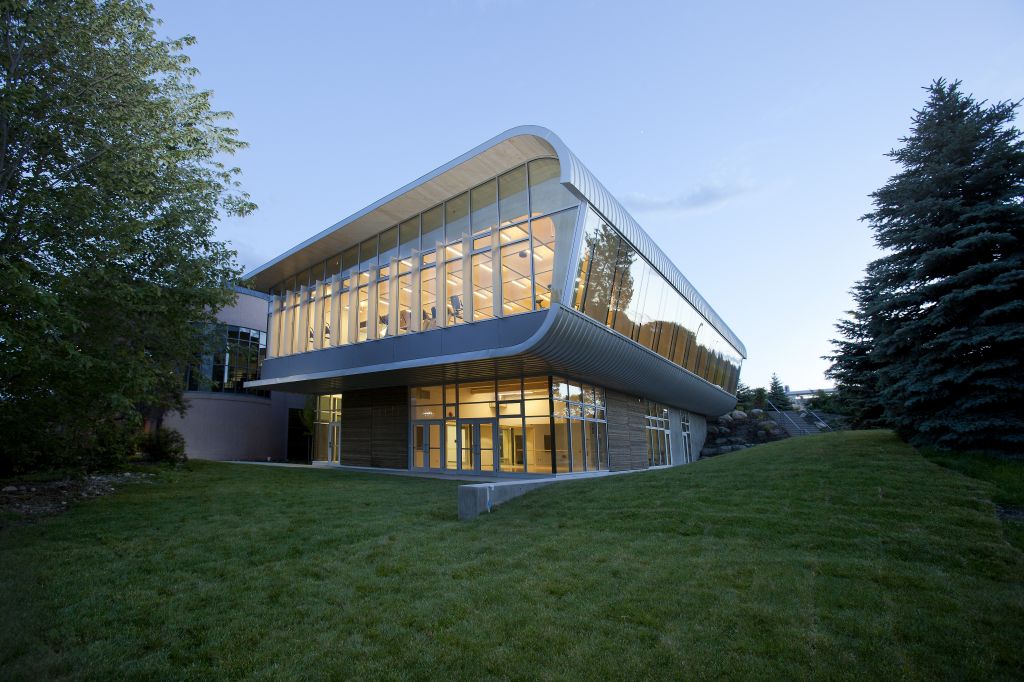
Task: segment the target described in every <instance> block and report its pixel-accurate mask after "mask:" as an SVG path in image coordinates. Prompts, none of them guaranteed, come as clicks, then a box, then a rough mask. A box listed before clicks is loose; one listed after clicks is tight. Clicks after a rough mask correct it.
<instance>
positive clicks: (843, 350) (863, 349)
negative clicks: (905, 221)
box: [824, 282, 884, 429]
mask: <svg viewBox="0 0 1024 682" xmlns="http://www.w3.org/2000/svg"><path fill="white" fill-rule="evenodd" d="M872 296H873V293H872V289H871V287H870V285H869V284H868V283H867V282H860V283H858V284H857V285H856V286H855V287H854V288H853V298H854V301H855V302H856V303H857V308H856V309H854V310H850V311H847V314H848V315H849V316H850V317H849V318H848V319H845V320H841V321H839V322H838V323H837V324H836V329H837V330H838V331H839V334H840V336H841V338H839V339H833V340H832V345H833V346H835V353H833V354H832V355H826V356H824V359H825V360H830V361H831V362H832V365H831V366H830V367H829V368H828V370H826V372H825V376H826V377H828V378H829V379H832V380H833V381H835V383H836V396H835V399H834V400H833V402H834V403H835V404H836V405H837V406H839V408H840V409H841V410H842V411H843V413H844V414H846V415H848V416H849V417H850V426H852V427H853V428H855V429H858V428H859V429H866V428H878V427H879V426H884V422H883V421H882V402H881V396H880V395H879V391H878V374H877V369H878V368H877V367H876V366H875V364H874V357H873V356H872V354H871V353H870V351H871V347H872V344H871V337H870V336H869V332H868V324H867V322H868V321H867V319H866V316H865V312H864V311H865V309H866V307H867V305H868V304H869V303H870V302H871V300H872Z"/></svg>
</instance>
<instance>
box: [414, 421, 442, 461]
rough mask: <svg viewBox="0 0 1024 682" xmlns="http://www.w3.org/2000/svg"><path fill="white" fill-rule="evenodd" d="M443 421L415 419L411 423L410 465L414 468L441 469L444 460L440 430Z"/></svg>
mask: <svg viewBox="0 0 1024 682" xmlns="http://www.w3.org/2000/svg"><path fill="white" fill-rule="evenodd" d="M443 428H444V422H442V421H440V420H436V421H433V420H432V421H417V422H415V423H414V424H413V444H412V467H413V468H414V469H441V468H442V467H441V462H442V461H444V441H443V440H442V438H441V432H442V429H443Z"/></svg>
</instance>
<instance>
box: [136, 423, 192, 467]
mask: <svg viewBox="0 0 1024 682" xmlns="http://www.w3.org/2000/svg"><path fill="white" fill-rule="evenodd" d="M139 454H140V455H142V457H143V458H145V459H147V460H149V461H150V462H167V463H170V464H181V463H182V462H186V461H188V455H186V454H185V437H184V436H182V435H181V434H180V433H178V432H177V431H175V430H174V429H169V428H167V427H166V426H161V427H160V428H158V429H157V430H156V431H153V432H150V433H147V434H145V435H143V436H142V439H141V440H140V441H139Z"/></svg>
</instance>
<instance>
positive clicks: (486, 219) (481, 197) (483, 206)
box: [470, 180, 498, 234]
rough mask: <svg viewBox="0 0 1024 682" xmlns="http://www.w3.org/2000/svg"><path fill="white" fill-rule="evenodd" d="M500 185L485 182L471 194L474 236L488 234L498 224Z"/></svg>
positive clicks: (494, 182) (493, 181) (493, 182)
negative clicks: (482, 233)
mask: <svg viewBox="0 0 1024 682" xmlns="http://www.w3.org/2000/svg"><path fill="white" fill-rule="evenodd" d="M497 194H498V183H497V182H496V181H495V180H491V181H490V182H485V183H484V184H482V185H480V186H479V187H475V188H473V190H472V191H471V192H470V202H471V204H472V207H473V234H480V233H481V232H486V231H487V230H490V229H491V228H492V227H494V226H495V225H497V224H498V196H497Z"/></svg>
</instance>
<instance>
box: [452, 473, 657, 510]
mask: <svg viewBox="0 0 1024 682" xmlns="http://www.w3.org/2000/svg"><path fill="white" fill-rule="evenodd" d="M661 468H667V467H655V469H661ZM653 470H654V469H630V470H627V471H593V472H587V473H579V474H563V475H561V476H549V477H547V478H536V479H533V480H515V481H496V482H493V483H472V484H469V485H460V486H459V498H458V503H459V520H460V521H467V520H469V519H475V518H476V517H478V516H480V514H483V513H485V512H488V513H489V512H490V511H491V510H492V509H494V508H495V507H497V506H498V505H499V504H502V503H504V502H508V501H509V500H512V499H515V498H517V497H519V496H521V495H525V494H526V493H528V492H530V491H531V490H536V489H537V488H541V487H543V486H546V485H551V484H552V483H566V482H568V481H579V480H582V479H586V478H604V477H605V476H618V475H619V474H636V473H640V472H642V471H653Z"/></svg>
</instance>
